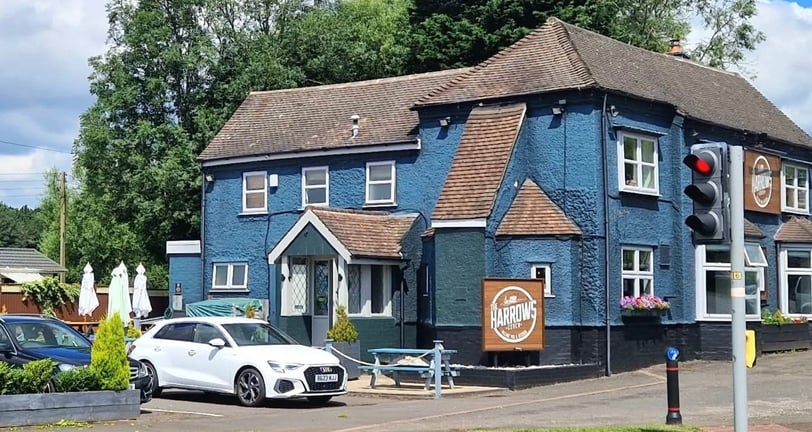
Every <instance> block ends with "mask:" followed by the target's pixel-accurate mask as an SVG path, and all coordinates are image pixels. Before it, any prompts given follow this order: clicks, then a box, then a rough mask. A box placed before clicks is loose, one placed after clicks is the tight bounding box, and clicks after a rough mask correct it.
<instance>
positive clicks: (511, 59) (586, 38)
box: [416, 18, 812, 147]
mask: <svg viewBox="0 0 812 432" xmlns="http://www.w3.org/2000/svg"><path fill="white" fill-rule="evenodd" d="M582 88H599V89H605V90H607V91H610V92H614V93H618V94H625V95H630V96H632V97H637V98H641V99H645V100H651V101H656V102H660V103H665V104H669V105H673V106H674V107H676V109H677V111H678V112H679V113H681V114H682V115H685V116H686V117H688V118H693V119H696V120H700V121H703V122H706V123H711V124H716V125H721V126H724V127H727V128H731V129H735V130H743V131H748V132H751V133H754V134H761V133H766V134H767V135H768V136H770V137H772V138H774V139H777V140H781V141H785V142H788V143H793V144H798V145H802V146H805V147H812V137H810V136H809V135H808V134H807V133H806V132H804V131H803V130H802V129H801V128H800V127H798V125H797V124H795V123H794V122H793V121H792V120H791V119H790V118H789V117H787V116H786V115H785V114H784V113H783V112H781V110H779V109H778V108H777V107H776V106H775V105H774V104H773V103H772V102H770V101H769V100H768V99H767V98H765V97H764V96H763V95H762V94H761V93H760V92H759V91H758V90H756V88H755V87H753V86H752V85H751V84H750V83H749V82H748V81H747V80H746V79H744V78H743V77H741V76H740V75H738V74H734V73H730V72H725V71H723V70H721V69H716V68H711V67H707V66H704V65H701V64H699V63H696V62H693V61H689V60H685V59H681V58H678V57H674V56H671V55H667V54H660V53H655V52H651V51H647V50H644V49H642V48H637V47H634V46H632V45H628V44H625V43H623V42H620V41H617V40H614V39H611V38H608V37H606V36H603V35H600V34H597V33H594V32H591V31H588V30H584V29H582V28H579V27H576V26H573V25H570V24H566V23H564V22H562V21H560V20H558V19H556V18H550V19H549V20H548V21H547V22H546V23H545V24H544V25H543V26H541V27H539V28H538V29H536V30H535V31H533V32H532V33H530V34H529V35H528V36H526V37H525V38H524V39H522V40H520V41H518V42H516V43H515V44H513V45H512V46H510V47H508V48H506V49H505V50H503V51H502V52H500V53H499V54H497V55H495V56H493V57H491V58H490V59H488V60H486V61H485V62H483V63H481V64H480V65H478V66H476V67H474V68H473V69H471V70H469V71H468V72H465V73H463V74H461V75H460V76H458V77H457V78H455V79H454V80H452V81H451V82H450V83H446V84H445V85H443V86H439V87H438V88H437V89H434V90H433V91H431V92H429V93H428V94H427V95H425V96H424V97H423V98H421V99H420V100H419V101H418V102H417V104H416V106H426V105H438V104H447V103H458V102H465V101H475V100H483V99H494V98H503V97H509V96H519V95H527V94H536V93H543V92H551V91H557V90H564V89H582Z"/></svg>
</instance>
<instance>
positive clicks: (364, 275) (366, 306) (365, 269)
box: [344, 264, 392, 317]
mask: <svg viewBox="0 0 812 432" xmlns="http://www.w3.org/2000/svg"><path fill="white" fill-rule="evenodd" d="M350 265H358V266H360V271H361V312H360V313H354V314H347V315H348V316H351V317H391V316H392V266H390V265H380V267H381V277H382V278H383V286H382V289H383V290H384V293H389V295H388V296H387V297H385V300H386V304H385V305H384V308H383V311H382V312H380V313H372V266H373V265H371V264H350ZM347 271H348V272H349V268H348V269H347ZM347 289H348V290H349V286H348V287H347ZM344 302H345V303H346V302H349V293H348V295H347V298H346V299H344ZM344 306H345V307H347V309H348V310H349V304H345V305H344Z"/></svg>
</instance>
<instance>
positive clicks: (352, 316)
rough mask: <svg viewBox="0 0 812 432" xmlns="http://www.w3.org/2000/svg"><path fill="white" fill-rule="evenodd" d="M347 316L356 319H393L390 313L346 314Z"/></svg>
mask: <svg viewBox="0 0 812 432" xmlns="http://www.w3.org/2000/svg"><path fill="white" fill-rule="evenodd" d="M347 317H348V318H358V319H361V318H363V319H394V317H393V316H392V315H347Z"/></svg>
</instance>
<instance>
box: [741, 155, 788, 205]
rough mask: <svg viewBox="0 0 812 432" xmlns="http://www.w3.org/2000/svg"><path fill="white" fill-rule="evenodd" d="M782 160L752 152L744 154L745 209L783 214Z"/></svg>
mask: <svg viewBox="0 0 812 432" xmlns="http://www.w3.org/2000/svg"><path fill="white" fill-rule="evenodd" d="M780 187H781V159H779V158H777V157H775V156H772V155H769V154H765V153H759V152H755V151H752V150H746V151H745V152H744V209H745V210H750V211H757V212H762V213H772V214H780V213H781V189H780Z"/></svg>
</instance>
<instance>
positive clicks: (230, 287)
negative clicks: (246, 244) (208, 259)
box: [211, 262, 248, 291]
mask: <svg viewBox="0 0 812 432" xmlns="http://www.w3.org/2000/svg"><path fill="white" fill-rule="evenodd" d="M222 266H226V267H227V270H226V271H227V272H228V276H226V284H225V285H216V281H217V273H216V272H217V267H222ZM237 266H242V267H245V280H244V281H243V282H244V283H243V284H242V285H234V267H237ZM211 289H212V291H247V290H248V263H245V262H213V263H212V264H211Z"/></svg>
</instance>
